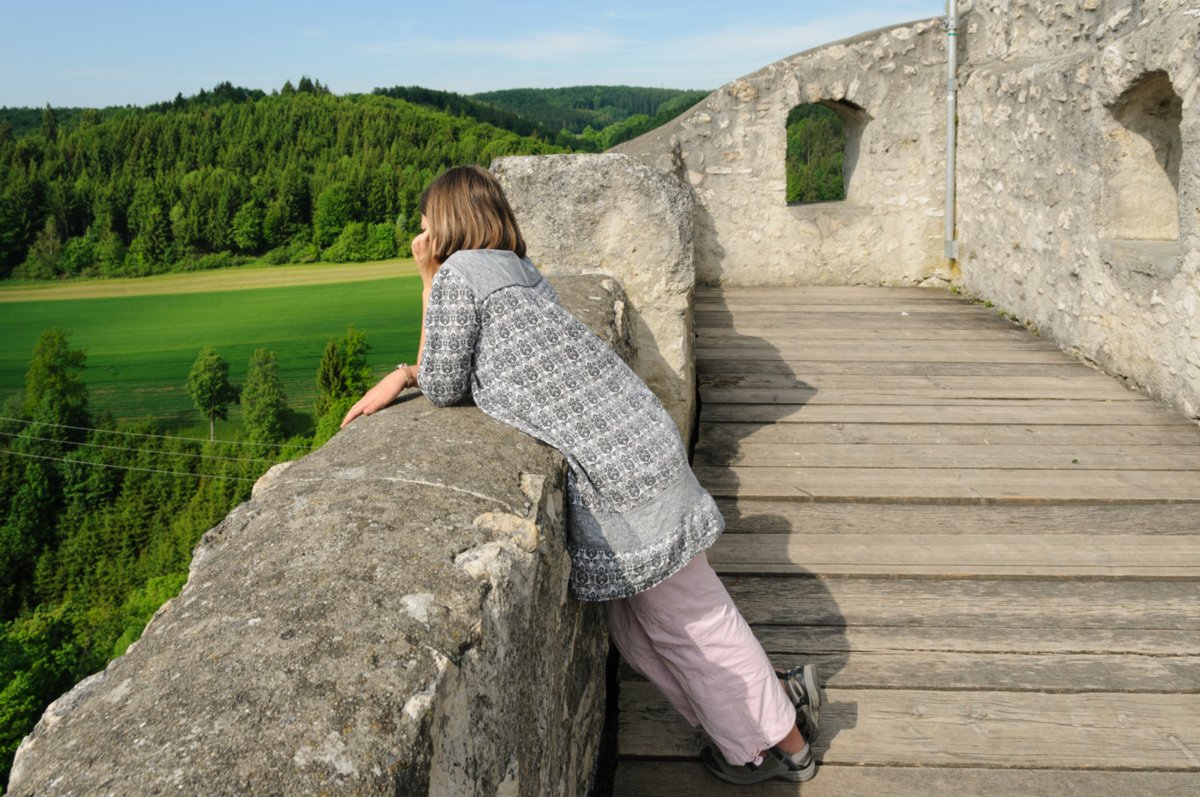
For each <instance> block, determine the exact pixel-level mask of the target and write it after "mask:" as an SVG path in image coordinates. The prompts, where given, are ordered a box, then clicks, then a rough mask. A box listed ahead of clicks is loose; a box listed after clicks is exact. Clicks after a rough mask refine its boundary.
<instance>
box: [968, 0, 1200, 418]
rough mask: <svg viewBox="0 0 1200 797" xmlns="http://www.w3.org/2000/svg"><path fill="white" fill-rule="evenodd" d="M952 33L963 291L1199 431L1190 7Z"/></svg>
mask: <svg viewBox="0 0 1200 797" xmlns="http://www.w3.org/2000/svg"><path fill="white" fill-rule="evenodd" d="M963 22H964V31H963V32H964V34H965V35H964V37H963V42H962V49H963V53H964V56H965V58H964V64H963V68H962V70H961V72H960V75H959V81H960V84H961V93H960V95H959V106H958V107H959V118H960V128H959V133H958V148H959V158H958V165H959V183H958V185H959V209H958V229H959V234H958V238H959V241H960V260H959V262H960V265H961V268H962V284H963V286H964V287H965V288H966V289H967V290H968V291H969V292H970V293H971V294H974V295H977V296H980V297H983V298H987V299H989V300H991V301H992V302H994V303H995V304H996V305H997V306H998V307H1000V308H1003V309H1004V310H1006V311H1007V312H1009V313H1012V314H1013V315H1015V316H1017V317H1018V318H1020V319H1021V320H1022V321H1024V322H1026V323H1028V324H1030V325H1032V326H1035V327H1037V328H1038V329H1039V330H1040V331H1041V333H1042V334H1043V335H1045V336H1048V337H1050V338H1052V339H1053V340H1055V341H1056V342H1057V343H1058V344H1059V345H1061V346H1062V347H1063V348H1066V349H1069V350H1072V351H1074V352H1076V353H1078V354H1079V355H1080V356H1081V357H1083V358H1085V359H1087V360H1089V361H1092V362H1094V363H1096V364H1098V365H1100V366H1101V367H1103V368H1104V369H1106V370H1108V371H1110V372H1113V373H1115V374H1118V375H1121V376H1124V377H1126V378H1127V379H1128V380H1129V381H1130V382H1131V383H1132V384H1135V385H1137V386H1140V387H1142V388H1144V389H1146V390H1147V391H1148V392H1150V393H1151V394H1152V395H1154V396H1155V397H1157V398H1160V399H1162V400H1164V401H1167V402H1171V403H1174V404H1175V405H1177V406H1178V407H1179V408H1180V409H1182V410H1183V411H1184V412H1185V413H1187V414H1188V415H1190V416H1192V417H1197V416H1200V314H1198V313H1197V310H1198V308H1197V305H1198V303H1200V114H1198V113H1197V102H1196V100H1197V90H1198V89H1200V2H1195V0H1190V1H1189V2H1184V1H1182V0H1160V1H1159V2H1129V1H1128V0H1124V1H1122V0H1082V2H1051V1H1050V0H1030V1H1029V2H1002V1H1001V0H984V1H981V2H977V3H976V4H975V9H974V10H973V11H972V12H970V13H969V14H967V15H965V16H964V19H963Z"/></svg>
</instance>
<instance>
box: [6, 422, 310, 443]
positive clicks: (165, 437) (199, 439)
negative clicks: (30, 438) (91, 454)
mask: <svg viewBox="0 0 1200 797" xmlns="http://www.w3.org/2000/svg"><path fill="white" fill-rule="evenodd" d="M0 421H9V422H10V423H23V424H25V425H26V426H33V425H35V424H41V425H42V426H50V427H53V428H55V429H73V430H75V431H78V432H99V433H101V434H121V435H125V436H127V437H149V438H154V439H156V440H183V441H184V442H188V443H224V444H226V445H231V446H263V447H265V448H287V445H286V444H284V443H255V442H253V441H251V440H205V439H204V438H203V437H178V436H176V435H173V434H144V433H142V432H124V431H120V430H117V429H97V428H96V427H94V426H69V425H67V424H65V423H46V422H44V421H27V420H25V419H23V418H9V417H7V416H4V415H0Z"/></svg>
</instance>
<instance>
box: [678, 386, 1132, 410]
mask: <svg viewBox="0 0 1200 797" xmlns="http://www.w3.org/2000/svg"><path fill="white" fill-rule="evenodd" d="M700 400H701V401H702V402H704V403H707V404H772V405H776V406H788V405H797V404H805V405H823V404H827V405H860V404H865V405H871V406H875V407H888V406H897V407H902V406H922V405H924V406H931V405H932V406H938V407H943V406H950V405H956V406H961V407H977V406H1004V404H1005V403H1006V402H1013V401H1020V402H1022V404H1023V405H1026V406H1034V407H1039V406H1040V407H1048V406H1053V403H1054V402H1063V401H1071V402H1092V403H1093V404H1098V403H1102V402H1103V403H1108V402H1118V401H1127V402H1143V403H1146V404H1151V403H1152V402H1151V401H1150V399H1148V398H1147V397H1146V396H1143V395H1141V394H1139V393H1134V392H1133V391H1131V390H1123V391H1121V392H1119V393H1118V392H1115V391H1104V392H1102V393H1101V394H1099V395H1098V394H1097V392H1096V391H1084V390H1071V391H1064V392H1062V393H1061V394H1059V395H1047V391H1045V390H1016V389H1013V388H1000V389H997V388H995V387H984V388H974V389H972V388H959V389H957V390H943V389H938V388H933V389H929V388H925V389H922V388H909V389H899V388H894V389H891V390H883V389H879V388H856V389H850V390H839V389H829V388H823V387H820V386H815V387H812V386H810V387H792V388H757V387H742V386H736V387H726V386H708V385H703V384H702V385H701V386H700Z"/></svg>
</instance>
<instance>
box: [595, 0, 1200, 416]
mask: <svg viewBox="0 0 1200 797" xmlns="http://www.w3.org/2000/svg"><path fill="white" fill-rule="evenodd" d="M959 8H960V17H959V37H958V47H959V52H958V55H959V75H958V83H959V86H960V92H959V95H958V103H957V112H958V131H957V136H956V141H957V148H958V157H957V182H956V186H957V187H956V191H957V218H956V225H957V230H956V237H957V241H958V247H959V251H958V259H957V261H955V262H950V261H947V260H946V259H945V258H944V251H943V240H944V227H943V217H944V204H945V137H946V132H945V130H946V100H945V82H946V77H945V70H946V43H945V42H946V38H947V37H946V34H945V31H944V29H943V27H942V24H941V20H940V19H934V20H926V21H920V22H914V23H909V24H905V25H901V26H897V27H893V28H888V29H883V30H877V31H873V32H870V33H866V34H863V35H861V36H857V37H854V38H851V39H847V40H844V41H841V42H836V43H833V44H830V45H826V46H824V47H819V48H817V49H814V50H809V51H807V52H803V53H800V54H798V55H794V56H791V57H790V58H785V59H783V60H781V61H778V62H776V63H774V64H771V65H769V66H767V67H765V68H763V69H760V70H759V71H757V72H754V73H753V74H750V75H747V76H745V77H743V78H739V79H737V80H734V81H732V82H731V83H728V84H726V85H725V86H722V87H721V88H719V89H717V90H716V91H714V92H713V93H712V94H711V95H709V96H708V97H707V98H706V99H704V100H703V101H701V102H700V103H699V104H698V105H697V106H696V107H695V108H693V109H692V110H690V111H688V112H686V113H684V114H683V115H681V116H680V117H678V118H677V119H675V120H674V121H673V122H671V123H669V124H667V125H664V126H663V127H661V128H659V129H658V130H655V131H652V132H650V133H647V134H646V135H644V136H642V137H640V138H638V139H635V140H633V141H631V142H627V143H625V144H623V145H620V146H619V147H616V148H614V149H615V151H618V152H623V153H626V154H629V155H631V156H634V157H637V158H638V159H640V160H642V161H643V162H645V163H647V164H648V165H651V166H653V167H655V168H656V169H658V170H660V171H663V172H666V173H670V174H674V175H676V176H678V177H679V178H680V179H681V180H683V181H684V182H686V183H687V184H688V185H689V186H691V188H692V190H693V193H694V195H695V204H696V219H695V242H696V243H695V246H696V254H695V262H696V275H697V276H696V279H697V281H698V283H700V284H706V285H714V284H728V285H779V284H785V285H841V284H883V285H907V284H915V285H929V286H935V285H948V284H950V283H951V282H953V283H955V284H957V286H959V287H961V288H963V289H965V291H966V292H967V293H968V294H970V295H973V296H975V297H977V298H979V299H986V300H989V301H991V302H992V303H994V304H995V305H996V306H997V307H998V308H999V309H1001V310H1003V311H1005V312H1007V313H1008V314H1010V315H1012V316H1014V317H1016V318H1018V319H1020V320H1021V321H1023V322H1024V323H1026V324H1028V325H1029V326H1031V327H1035V328H1037V329H1038V330H1039V331H1040V333H1041V334H1043V335H1045V336H1047V337H1048V338H1050V339H1053V340H1054V341H1055V342H1056V343H1057V344H1058V345H1059V346H1060V347H1062V348H1063V349H1065V350H1067V351H1070V352H1073V353H1075V354H1076V355H1078V356H1079V357H1080V358H1082V359H1083V360H1085V361H1088V362H1091V363H1093V364H1095V365H1097V366H1099V367H1101V368H1103V369H1104V370H1106V371H1108V372H1110V373H1113V374H1116V375H1118V376H1121V377H1123V378H1125V379H1126V381H1127V383H1128V384H1130V385H1131V386H1133V387H1137V388H1140V389H1143V390H1145V391H1146V392H1148V393H1149V394H1151V395H1152V396H1154V397H1156V398H1158V399H1160V400H1162V401H1165V402H1167V403H1171V404H1174V405H1175V406H1176V407H1178V408H1179V409H1181V410H1182V411H1183V412H1184V413H1186V414H1187V415H1189V416H1191V417H1193V418H1195V417H1200V314H1198V305H1200V245H1198V243H1200V241H1198V236H1200V118H1198V116H1197V112H1196V108H1197V91H1198V88H1200V60H1198V59H1200V41H1198V39H1200V0H1144V1H1142V2H1132V0H1072V1H1071V2H1065V1H1064V0H974V2H966V1H965V0H963V1H961V2H959ZM809 102H820V103H823V104H825V105H828V106H829V107H831V108H833V109H834V110H835V111H836V112H837V113H838V114H839V115H840V116H841V117H842V119H843V120H844V121H845V122H846V128H847V144H846V153H845V154H846V167H845V173H846V175H847V180H846V185H847V189H846V191H847V196H846V199H845V201H842V202H825V203H816V204H804V205H791V206H789V205H787V204H786V202H785V185H786V177H785V171H784V158H785V152H786V140H785V124H786V119H787V115H788V113H789V111H790V110H791V109H792V108H794V107H795V106H797V105H799V104H802V103H809ZM948 343H952V342H948Z"/></svg>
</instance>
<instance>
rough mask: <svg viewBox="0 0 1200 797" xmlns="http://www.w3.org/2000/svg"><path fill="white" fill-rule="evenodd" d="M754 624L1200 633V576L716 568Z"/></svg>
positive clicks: (740, 607)
mask: <svg viewBox="0 0 1200 797" xmlns="http://www.w3.org/2000/svg"><path fill="white" fill-rule="evenodd" d="M721 580H722V581H723V582H725V586H726V589H728V591H729V594H730V596H731V597H732V598H733V602H734V603H735V604H736V605H737V607H738V609H739V610H740V611H741V613H742V615H743V616H744V617H745V618H746V620H747V621H748V622H749V623H751V624H752V625H755V626H757V625H780V626H794V625H796V624H799V623H804V624H806V625H811V626H830V627H835V628H846V627H855V626H875V627H879V626H893V627H907V628H916V629H925V628H1003V629H1008V630H1009V631H1010V632H1011V633H1012V634H1014V635H1020V634H1022V633H1025V629H1042V630H1051V629H1077V630H1078V629H1088V630H1096V631H1097V632H1098V633H1099V632H1103V631H1106V630H1112V629H1131V630H1141V629H1157V630H1160V631H1172V630H1174V631H1178V632H1179V633H1181V634H1187V635H1191V636H1197V635H1200V582H1198V581H1196V580H1184V581H1120V580H1114V581H1106V580H1096V579H1078V580H1075V579H1004V578H977V579H927V578H905V577H883V578H856V577H849V578H797V577H787V578H781V577H777V576H750V575H737V574H729V573H721Z"/></svg>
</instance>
